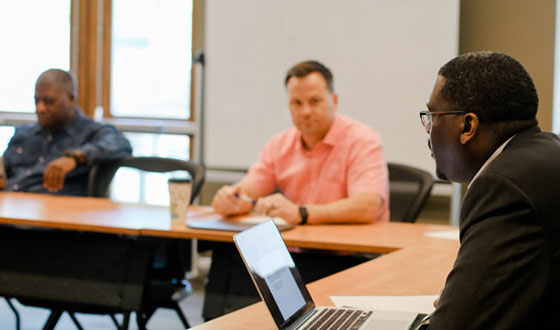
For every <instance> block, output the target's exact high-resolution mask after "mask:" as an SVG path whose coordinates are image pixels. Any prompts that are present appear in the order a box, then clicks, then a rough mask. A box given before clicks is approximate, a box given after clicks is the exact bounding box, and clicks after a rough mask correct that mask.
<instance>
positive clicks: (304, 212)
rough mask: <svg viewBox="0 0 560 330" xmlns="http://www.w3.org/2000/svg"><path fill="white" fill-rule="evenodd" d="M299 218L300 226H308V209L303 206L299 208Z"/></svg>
mask: <svg viewBox="0 0 560 330" xmlns="http://www.w3.org/2000/svg"><path fill="white" fill-rule="evenodd" d="M299 216H300V217H301V222H300V223H299V224H300V225H305V224H307V218H309V213H308V212H307V208H306V207H305V206H303V205H300V206H299Z"/></svg>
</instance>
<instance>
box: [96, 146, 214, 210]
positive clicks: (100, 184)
mask: <svg viewBox="0 0 560 330" xmlns="http://www.w3.org/2000/svg"><path fill="white" fill-rule="evenodd" d="M121 167H129V168H135V169H139V170H142V171H147V172H159V173H164V172H173V171H187V172H188V173H189V174H190V176H191V178H192V181H193V184H192V192H191V203H192V201H193V200H194V199H195V198H196V197H197V196H198V194H199V193H200V189H201V188H202V185H203V184H204V178H205V170H204V167H202V166H201V165H200V164H198V163H196V162H194V161H184V160H180V159H175V158H162V157H134V156H131V157H126V158H123V159H121V160H118V161H114V162H107V163H102V164H98V165H96V166H94V167H93V168H92V169H91V172H90V176H89V186H88V195H89V196H91V197H108V192H109V186H110V185H111V181H112V180H113V177H114V176H115V173H116V172H117V170H118V169H119V168H121Z"/></svg>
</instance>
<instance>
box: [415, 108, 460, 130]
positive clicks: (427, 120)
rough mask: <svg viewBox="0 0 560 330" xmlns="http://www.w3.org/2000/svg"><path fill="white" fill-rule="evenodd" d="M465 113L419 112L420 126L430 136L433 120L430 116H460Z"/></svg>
mask: <svg viewBox="0 0 560 330" xmlns="http://www.w3.org/2000/svg"><path fill="white" fill-rule="evenodd" d="M464 113H467V112H466V111H441V112H430V111H420V120H421V121H422V125H423V126H424V128H425V129H426V132H427V133H428V134H430V130H431V129H432V123H433V119H432V116H445V115H462V114H464Z"/></svg>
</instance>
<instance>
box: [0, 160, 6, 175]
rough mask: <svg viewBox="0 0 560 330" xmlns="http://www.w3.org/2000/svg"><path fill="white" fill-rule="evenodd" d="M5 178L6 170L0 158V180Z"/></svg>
mask: <svg viewBox="0 0 560 330" xmlns="http://www.w3.org/2000/svg"><path fill="white" fill-rule="evenodd" d="M5 177H6V168H5V167H4V158H2V157H0V179H3V178H5Z"/></svg>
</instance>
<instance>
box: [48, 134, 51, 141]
mask: <svg viewBox="0 0 560 330" xmlns="http://www.w3.org/2000/svg"><path fill="white" fill-rule="evenodd" d="M47 141H49V142H51V141H52V135H50V134H49V135H47Z"/></svg>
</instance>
